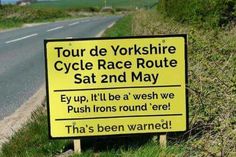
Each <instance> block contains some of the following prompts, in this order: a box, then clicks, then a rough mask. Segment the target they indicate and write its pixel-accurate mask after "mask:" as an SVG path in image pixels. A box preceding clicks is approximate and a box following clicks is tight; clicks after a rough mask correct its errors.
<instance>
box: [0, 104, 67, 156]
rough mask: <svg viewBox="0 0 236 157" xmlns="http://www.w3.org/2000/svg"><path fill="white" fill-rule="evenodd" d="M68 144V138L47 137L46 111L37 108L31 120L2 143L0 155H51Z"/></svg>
mask: <svg viewBox="0 0 236 157" xmlns="http://www.w3.org/2000/svg"><path fill="white" fill-rule="evenodd" d="M69 145H70V142H69V140H49V139H48V124H47V115H46V111H45V109H43V108H39V109H38V110H36V111H35V112H34V113H33V114H32V118H31V120H30V121H29V122H28V123H27V124H26V125H25V126H24V127H23V128H21V129H20V130H19V131H18V132H16V133H15V135H14V136H13V137H12V138H10V140H9V142H7V143H5V144H3V146H2V151H1V153H0V157H16V156H17V157H26V156H32V157H33V156H42V157H43V156H53V155H55V154H59V153H61V152H63V151H64V150H65V149H66V147H68V146H69Z"/></svg>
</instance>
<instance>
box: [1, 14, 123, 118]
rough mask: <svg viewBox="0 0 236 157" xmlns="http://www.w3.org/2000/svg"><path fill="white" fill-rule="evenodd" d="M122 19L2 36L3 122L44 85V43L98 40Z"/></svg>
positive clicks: (93, 19) (52, 26) (63, 23)
mask: <svg viewBox="0 0 236 157" xmlns="http://www.w3.org/2000/svg"><path fill="white" fill-rule="evenodd" d="M119 18H120V17H119V16H109V17H108V16H107V17H90V18H83V19H73V20H66V21H61V22H55V23H49V24H43V25H38V26H34V27H28V28H21V29H16V30H12V31H7V32H1V33H0V120H1V119H3V118H4V117H5V116H8V115H10V114H11V113H13V112H14V111H15V110H16V109H17V108H19V106H20V105H21V104H23V103H24V102H25V101H27V100H28V99H29V98H30V97H31V96H32V95H33V94H34V93H35V92H36V91H37V90H38V89H39V87H40V86H42V85H43V84H44V82H45V76H44V73H45V71H44V70H45V69H44V45H43V41H44V39H51V38H54V39H55V38H84V37H94V36H96V35H97V34H98V33H99V32H101V31H102V30H104V29H105V28H106V27H107V26H109V25H110V24H111V23H113V22H114V21H116V20H118V19H119Z"/></svg>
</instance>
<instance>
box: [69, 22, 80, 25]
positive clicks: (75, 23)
mask: <svg viewBox="0 0 236 157" xmlns="http://www.w3.org/2000/svg"><path fill="white" fill-rule="evenodd" d="M77 24H79V21H78V22H74V23H70V24H68V25H69V26H74V25H77Z"/></svg>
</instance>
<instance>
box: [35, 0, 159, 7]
mask: <svg viewBox="0 0 236 157" xmlns="http://www.w3.org/2000/svg"><path fill="white" fill-rule="evenodd" d="M157 1H158V0H107V6H112V7H113V8H135V7H136V6H137V7H139V8H144V7H148V6H152V5H153V4H155V3H156V2H157ZM104 2H105V1H104V0H58V1H52V2H37V3H34V4H33V5H32V7H39V8H42V7H43V8H44V7H56V8H61V9H62V8H63V9H67V8H90V7H94V8H101V7H103V6H104V5H105V3H104Z"/></svg>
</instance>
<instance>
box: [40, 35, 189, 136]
mask: <svg viewBox="0 0 236 157" xmlns="http://www.w3.org/2000/svg"><path fill="white" fill-rule="evenodd" d="M168 37H183V38H184V43H185V46H184V48H185V52H184V53H185V87H186V88H185V93H186V96H185V97H186V100H185V101H186V102H185V103H186V130H184V131H169V132H156V133H153V132H151V133H150V132H147V133H131V134H115V135H95V136H70V137H52V136H51V124H50V112H49V111H50V105H49V88H48V60H47V43H49V42H58V41H87V40H113V39H143V38H149V39H150V38H168ZM187 48H188V46H187V34H168V35H152V36H124V37H91V38H72V39H45V40H44V58H45V80H46V101H47V102H46V103H47V119H48V136H49V139H86V138H105V137H106V138H109V137H124V136H131V135H140V136H142V135H146V134H148V135H157V134H163V133H185V132H187V131H188V130H189V103H188V102H189V97H188V95H189V94H188V56H187V52H188V50H187Z"/></svg>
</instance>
